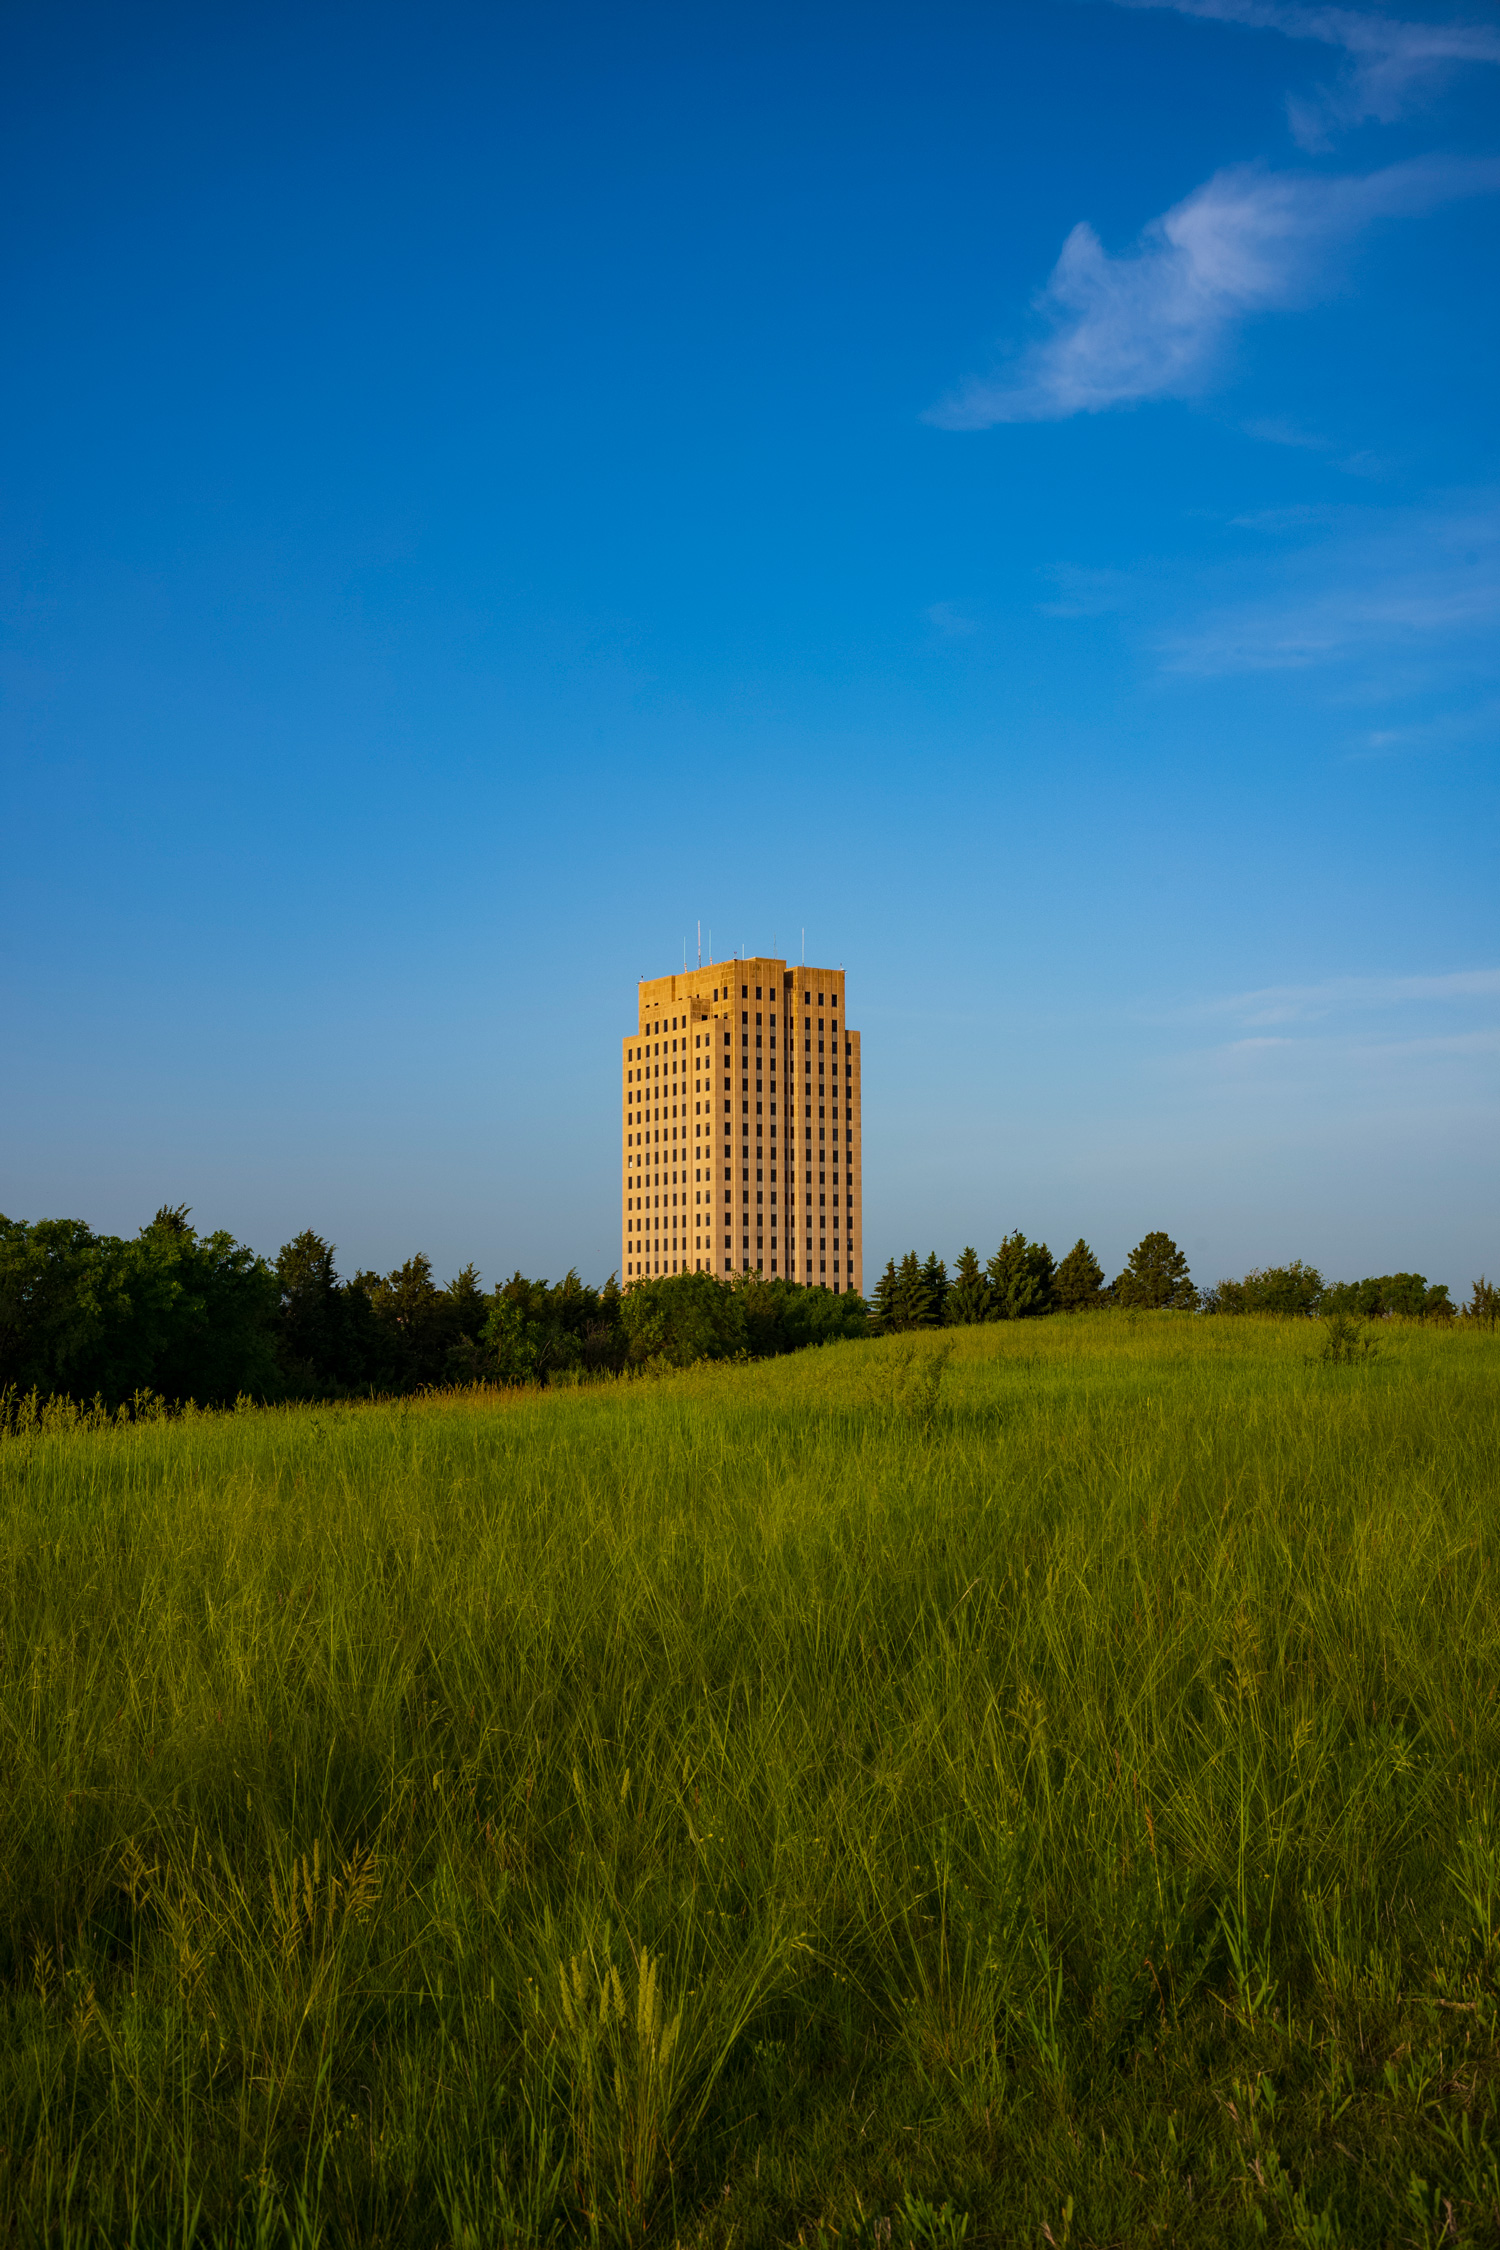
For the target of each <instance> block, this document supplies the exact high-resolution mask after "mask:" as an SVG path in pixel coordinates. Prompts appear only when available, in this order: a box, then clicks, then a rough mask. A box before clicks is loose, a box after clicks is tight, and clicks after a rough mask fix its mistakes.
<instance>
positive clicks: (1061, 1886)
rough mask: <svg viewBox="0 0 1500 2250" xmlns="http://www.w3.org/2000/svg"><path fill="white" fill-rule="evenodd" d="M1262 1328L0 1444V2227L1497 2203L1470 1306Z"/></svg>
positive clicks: (222, 2230)
mask: <svg viewBox="0 0 1500 2250" xmlns="http://www.w3.org/2000/svg"><path fill="white" fill-rule="evenodd" d="M1315 1353H1316V1332H1315V1331H1311V1330H1310V1327H1309V1325H1308V1324H1305V1323H1304V1324H1297V1323H1278V1322H1264V1323H1263V1322H1250V1321H1235V1322H1230V1321H1212V1322H1211V1321H1199V1320H1193V1319H1191V1318H1188V1317H1181V1318H1179V1317H1177V1316H1171V1315H1154V1316H1150V1315H1148V1316H1135V1317H1131V1316H1127V1315H1115V1314H1110V1315H1100V1316H1098V1317H1094V1316H1090V1317H1087V1318H1083V1319H1075V1320H1071V1321H1069V1320H1055V1321H1050V1322H1045V1323H1037V1324H1035V1325H1030V1324H1023V1325H1017V1326H1015V1327H1001V1328H989V1329H983V1330H976V1331H962V1332H958V1334H957V1335H956V1336H954V1335H949V1336H944V1337H942V1338H924V1339H920V1340H918V1341H917V1342H915V1343H912V1342H909V1341H904V1340H899V1339H893V1340H891V1341H888V1342H885V1343H880V1344H871V1345H840V1346H833V1347H829V1348H828V1349H826V1350H824V1351H821V1352H817V1353H810V1354H805V1355H802V1356H800V1357H798V1358H795V1359H792V1360H782V1361H778V1362H773V1363H769V1364H766V1365H762V1366H757V1367H751V1368H736V1369H704V1370H702V1371H696V1372H692V1373H689V1374H687V1375H684V1376H680V1377H676V1378H672V1379H670V1380H668V1381H666V1382H663V1383H661V1384H659V1385H632V1386H614V1387H608V1388H604V1389H600V1390H597V1391H587V1390H585V1391H575V1392H569V1393H563V1394H560V1395H555V1396H539V1397H536V1398H531V1399H526V1400H523V1401H521V1402H519V1403H516V1402H514V1401H511V1402H508V1403H506V1404H505V1405H504V1406H503V1407H502V1406H499V1405H497V1403H496V1402H495V1401H494V1400H493V1399H488V1400H487V1399H484V1398H482V1397H480V1398H469V1397H465V1396H462V1395H459V1396H454V1397H452V1398H447V1399H435V1400H428V1401H408V1402H404V1403H402V1404H398V1405H395V1406H387V1407H334V1408H310V1409H296V1410H291V1411H275V1412H252V1413H247V1414H242V1415H233V1416H222V1417H200V1418H196V1419H194V1420H192V1421H189V1422H186V1423H182V1424H146V1425H136V1426H134V1427H130V1428H123V1429H118V1430H112V1431H108V1432H104V1433H95V1434H89V1433H84V1434H75V1435H71V1436H70V1435H67V1434H63V1433H58V1434H51V1435H47V1434H41V1435H36V1436H32V1437H29V1438H26V1439H24V1440H15V1441H11V1442H9V1443H7V1444H5V1445H3V1446H0V1486H3V1496H4V1506H3V1511H0V1566H3V1576H0V1776H3V1782H4V1788H5V1804H6V1807H7V1817H6V1821H5V1824H4V1829H3V1831H0V2088H3V2092H0V2103H3V2128H0V2131H3V2142H4V2148H3V2154H0V2215H3V2219H4V2223H5V2225H6V2226H7V2228H8V2229H9V2232H10V2234H11V2236H12V2237H14V2238H15V2239H17V2240H21V2241H31V2240H40V2239H48V2240H56V2241H64V2240H67V2241H73V2240H76V2241H85V2240H91V2241H92V2240H97V2241H110V2242H114V2241H124V2240H130V2239H134V2240H136V2241H142V2242H145V2241H150V2242H158V2241H160V2242H167V2241H173V2242H187V2241H190V2240H193V2239H196V2240H199V2241H203V2242H207V2241H211V2240H212V2241H223V2242H238V2241H244V2242H246V2243H249V2242H252V2241H253V2242H257V2243H266V2244H269V2243H273V2242H278V2243H279V2242H289V2241H297V2242H303V2241H305V2242H308V2243H312V2242H314V2241H317V2240H324V2241H328V2242H334V2241H355V2240H358V2241H363V2242H389V2243H392V2244H395V2243H401V2244H407V2243H410V2244H427V2243H433V2244H438V2243H465V2244H474V2245H478V2244H481V2243H484V2244H489V2243H494V2242H505V2241H513V2242H518V2243H519V2242H532V2241H539V2240H545V2239H549V2238H555V2239H557V2240H559V2241H573V2240H584V2239H599V2240H608V2241H621V2240H630V2241H646V2240H651V2241H660V2242H663V2243H667V2242H672V2241H674V2240H679V2241H683V2242H686V2241H692V2240H697V2241H702V2242H705V2243H707V2242H722V2243H725V2244H728V2243H729V2242H730V2241H733V2242H735V2243H736V2244H738V2243H745V2244H758V2243H781V2242H789V2241H795V2240H798V2239H801V2240H803V2241H806V2242H813V2241H816V2240H819V2239H823V2240H827V2241H829V2242H831V2241H832V2240H833V2239H834V2238H835V2235H837V2236H839V2237H840V2238H844V2239H850V2238H852V2239H855V2240H860V2241H870V2242H874V2241H877V2240H887V2239H889V2240H892V2241H894V2242H896V2243H899V2242H901V2241H903V2240H916V2241H929V2240H930V2241H944V2240H957V2239H959V2238H960V2236H961V2234H962V2232H963V2228H964V2225H965V2223H967V2228H968V2239H969V2240H970V2241H989V2240H994V2241H1005V2242H1009V2241H1018V2242H1019V2241H1026V2242H1037V2241H1040V2240H1044V2239H1046V2237H1045V2236H1044V2233H1043V2229H1044V2228H1047V2229H1050V2232H1051V2238H1052V2239H1053V2240H1054V2241H1056V2242H1062V2241H1063V2240H1065V2239H1068V2240H1071V2241H1072V2242H1074V2243H1095V2242H1098V2243H1106V2242H1134V2241H1145V2240H1153V2239H1155V2240H1162V2241H1169V2242H1174V2243H1175V2242H1196V2241H1202V2242H1224V2241H1236V2240H1243V2241H1246V2242H1250V2241H1255V2240H1259V2239H1261V2238H1262V2235H1263V2234H1269V2235H1270V2236H1271V2237H1273V2238H1278V2239H1286V2240H1291V2241H1302V2242H1318V2241H1327V2242H1334V2241H1340V2242H1342V2241H1368V2242H1372V2243H1373V2242H1387V2241H1393V2240H1410V2241H1416V2242H1433V2243H1435V2242H1437V2241H1439V2240H1441V2239H1446V2240H1450V2241H1451V2240H1454V2239H1459V2240H1474V2241H1493V2240H1495V2239H1497V2237H1500V2125H1497V2121H1496V2090H1497V2073H1496V1985H1495V1975H1496V1969H1497V1946H1500V1931H1497V1917H1500V1814H1497V1809H1496V1804H1495V1777H1496V1770H1497V1760H1496V1749H1497V1736H1500V1719H1497V1711H1496V1689H1497V1686H1500V1661H1497V1659H1500V1619H1497V1616H1496V1605H1495V1600H1494V1578H1493V1571H1494V1560H1495V1543H1496V1534H1497V1528H1500V1511H1497V1499H1500V1492H1497V1485H1500V1474H1497V1463H1500V1445H1497V1437H1500V1384H1497V1376H1500V1343H1497V1342H1496V1341H1495V1340H1494V1339H1492V1338H1490V1337H1488V1336H1487V1335H1480V1334H1476V1333H1468V1332H1464V1331H1456V1332H1448V1333H1441V1332H1437V1331H1430V1330H1426V1329H1421V1328H1407V1329H1401V1330H1395V1331H1391V1332H1389V1333H1388V1334H1387V1335H1386V1337H1385V1339H1384V1343H1383V1349H1382V1351H1381V1353H1380V1354H1379V1356H1378V1357H1376V1358H1375V1359H1373V1360H1370V1361H1368V1362H1366V1363H1364V1364H1359V1365H1351V1366H1341V1367H1329V1366H1323V1365H1320V1364H1317V1362H1316V1357H1315ZM944 1355H948V1356H947V1357H946V1364H945V1365H944V1366H943V1367H942V1370H941V1373H940V1374H939V1367H940V1362H942V1361H943V1359H944Z"/></svg>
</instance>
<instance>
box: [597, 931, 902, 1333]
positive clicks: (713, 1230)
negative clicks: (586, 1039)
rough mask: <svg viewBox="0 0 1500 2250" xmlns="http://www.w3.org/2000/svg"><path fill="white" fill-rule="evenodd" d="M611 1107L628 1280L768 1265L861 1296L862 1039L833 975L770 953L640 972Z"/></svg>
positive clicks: (836, 972) (838, 975)
mask: <svg viewBox="0 0 1500 2250" xmlns="http://www.w3.org/2000/svg"><path fill="white" fill-rule="evenodd" d="M620 1115H621V1124H620V1140H621V1185H620V1200H621V1211H620V1267H621V1278H622V1286H623V1287H625V1288H627V1289H628V1288H629V1287H630V1286H631V1284H632V1282H635V1281H638V1280H643V1279H644V1278H645V1277H646V1276H647V1275H648V1274H650V1275H656V1274H663V1273H713V1274H717V1275H718V1276H719V1277H720V1279H721V1280H722V1279H723V1278H724V1277H725V1276H726V1275H729V1274H735V1273H764V1274H766V1275H770V1274H777V1275H781V1276H784V1277H785V1278H786V1279H788V1280H790V1281H798V1282H808V1283H811V1284H813V1285H814V1286H817V1285H819V1284H822V1285H823V1286H824V1287H826V1288H829V1289H839V1290H842V1289H857V1290H858V1291H859V1292H860V1293H861V1295H863V1293H864V1223H863V1221H864V1214H863V1211H862V1209H861V1202H860V1182H861V1175H862V1169H863V1166H862V1156H863V1151H862V1147H861V1140H860V1053H859V1033H858V1032H857V1031H851V1030H850V1029H849V1024H848V1019H847V1017H846V1016H845V1013H844V972H843V970H842V969H809V968H789V967H788V966H787V964H786V962H785V961H776V960H771V959H769V958H764V957H763V958H757V959H754V960H748V961H720V962H718V963H716V964H714V965H712V966H711V967H709V968H706V969H705V968H701V967H700V968H697V969H690V970H688V971H687V972H686V973H685V974H684V975H682V976H672V977H654V978H651V979H649V980H647V981H645V982H643V983H642V984H641V986H640V988H639V997H638V1022H637V1025H636V1028H635V1030H634V1031H633V1032H632V1033H631V1034H630V1035H629V1037H628V1038H626V1039H624V1040H622V1041H621V1043H620Z"/></svg>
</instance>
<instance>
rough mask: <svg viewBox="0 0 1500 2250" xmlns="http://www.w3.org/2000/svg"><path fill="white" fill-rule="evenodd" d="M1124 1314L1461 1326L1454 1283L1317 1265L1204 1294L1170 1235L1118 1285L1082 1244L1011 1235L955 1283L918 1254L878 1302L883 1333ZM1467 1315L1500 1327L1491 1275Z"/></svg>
mask: <svg viewBox="0 0 1500 2250" xmlns="http://www.w3.org/2000/svg"><path fill="white" fill-rule="evenodd" d="M1109 1305H1120V1306H1125V1307H1128V1308H1134V1309H1137V1310H1139V1311H1142V1312H1166V1311H1180V1312H1202V1313H1218V1314H1236V1313H1241V1314H1243V1313H1268V1314H1276V1315H1279V1316H1281V1317H1304V1318H1308V1319H1319V1318H1322V1317H1324V1316H1327V1315H1332V1314H1334V1313H1341V1314H1344V1315H1348V1316H1352V1315H1362V1316H1363V1317H1365V1318H1367V1319H1372V1320H1374V1319H1382V1318H1385V1319H1389V1318H1398V1319H1406V1320H1451V1319H1453V1318H1454V1316H1455V1314H1456V1313H1457V1311H1458V1308H1457V1307H1456V1306H1455V1305H1454V1303H1453V1300H1452V1298H1451V1297H1450V1296H1449V1294H1448V1288H1447V1284H1446V1283H1445V1282H1441V1281H1433V1282H1429V1281H1428V1280H1427V1279H1426V1277H1425V1275H1423V1274H1419V1273H1388V1274H1380V1275H1376V1276H1373V1277H1371V1278H1369V1279H1366V1280H1364V1281H1325V1279H1324V1278H1323V1276H1322V1274H1321V1273H1319V1271H1318V1269H1317V1267H1316V1266H1310V1265H1306V1264H1304V1263H1303V1262H1302V1261H1301V1260H1300V1259H1294V1260H1293V1261H1292V1263H1291V1264H1290V1265H1285V1266H1267V1267H1262V1268H1258V1269H1257V1270H1256V1271H1255V1272H1254V1273H1248V1274H1246V1275H1245V1277H1244V1279H1243V1280H1242V1281H1219V1282H1216V1283H1215V1284H1214V1286H1213V1287H1212V1288H1211V1289H1204V1290H1200V1289H1198V1288H1197V1287H1196V1286H1195V1284H1194V1281H1193V1277H1192V1274H1191V1273H1190V1271H1189V1270H1188V1262H1187V1259H1186V1258H1185V1257H1184V1256H1183V1253H1182V1252H1181V1251H1180V1250H1179V1249H1178V1247H1177V1245H1176V1243H1175V1242H1174V1241H1173V1240H1172V1238H1171V1236H1170V1235H1168V1234H1164V1233H1161V1232H1160V1231H1157V1232H1154V1233H1151V1234H1147V1235H1144V1236H1143V1237H1142V1238H1141V1240H1140V1241H1139V1242H1138V1243H1137V1244H1136V1246H1135V1248H1134V1249H1133V1250H1132V1251H1131V1253H1130V1256H1129V1257H1128V1258H1127V1259H1126V1261H1125V1265H1124V1268H1123V1270H1122V1271H1121V1272H1120V1273H1118V1274H1116V1276H1115V1278H1114V1280H1113V1281H1108V1282H1107V1281H1106V1280H1105V1278H1104V1268H1103V1267H1102V1266H1101V1265H1100V1263H1099V1261H1098V1259H1097V1258H1096V1257H1095V1256H1094V1253H1093V1251H1092V1250H1091V1249H1090V1248H1089V1246H1088V1244H1087V1243H1086V1242H1085V1241H1084V1240H1083V1238H1082V1237H1081V1236H1080V1237H1079V1239H1078V1241H1077V1242H1075V1243H1074V1245H1073V1247H1072V1249H1071V1250H1070V1251H1069V1252H1068V1254H1067V1256H1066V1257H1065V1258H1063V1259H1062V1260H1061V1261H1058V1260H1056V1259H1054V1257H1053V1255H1052V1253H1051V1251H1050V1250H1049V1249H1048V1248H1047V1245H1046V1243H1045V1242H1028V1240H1027V1239H1026V1236H1025V1235H1024V1233H1021V1232H1019V1231H1018V1232H1016V1233H1015V1234H1009V1235H1007V1236H1006V1238H1005V1240H1004V1241H1003V1242H1002V1243H1001V1245H1000V1247H999V1249H998V1250H997V1251H996V1252H995V1255H994V1256H993V1257H992V1258H990V1259H988V1260H987V1261H986V1263H985V1264H984V1265H981V1264H980V1262H979V1253H978V1252H977V1251H976V1250H974V1249H973V1248H972V1247H969V1248H965V1249H963V1250H961V1251H960V1252H959V1254H958V1258H957V1261H956V1263H955V1265H954V1269H953V1272H952V1274H951V1275H950V1273H949V1271H948V1268H947V1265H946V1263H945V1262H944V1260H943V1259H941V1258H940V1257H939V1256H938V1254H937V1252H936V1251H935V1250H934V1251H930V1252H929V1253H928V1256H927V1257H926V1258H925V1259H919V1258H918V1256H917V1253H916V1252H915V1251H914V1250H908V1252H907V1253H906V1256H905V1257H904V1258H902V1259H901V1260H900V1262H899V1264H898V1262H897V1261H896V1260H895V1259H894V1258H892V1259H891V1260H890V1262H889V1264H888V1265H887V1266H886V1269H885V1272H884V1273H883V1274H882V1275H881V1277H880V1279H879V1281H878V1282H877V1283H876V1286H875V1294H874V1296H873V1297H872V1298H871V1300H870V1320H871V1326H872V1328H874V1329H875V1330H876V1331H877V1332H878V1333H894V1332H896V1331H898V1330H903V1329H911V1328H938V1327H944V1326H950V1327H967V1326H969V1325H971V1324H972V1323H974V1322H976V1321H983V1320H1035V1319H1039V1318H1041V1317H1043V1316H1044V1315H1046V1314H1049V1313H1084V1312H1094V1311H1100V1310H1102V1309H1104V1308H1105V1307H1106V1306H1109ZM1463 1312H1464V1316H1465V1317H1467V1318H1469V1319H1475V1320H1481V1321H1484V1322H1485V1323H1486V1324H1487V1325H1488V1326H1489V1327H1494V1325H1495V1323H1496V1320H1497V1318H1500V1288H1497V1287H1496V1286H1495V1285H1494V1284H1492V1283H1490V1282H1488V1281H1486V1280H1485V1279H1484V1278H1483V1277H1482V1276H1481V1278H1480V1279H1479V1280H1478V1281H1476V1282H1475V1283H1474V1285H1473V1289H1472V1292H1471V1295H1470V1298H1469V1302H1468V1303H1467V1304H1466V1305H1465V1306H1464V1308H1463Z"/></svg>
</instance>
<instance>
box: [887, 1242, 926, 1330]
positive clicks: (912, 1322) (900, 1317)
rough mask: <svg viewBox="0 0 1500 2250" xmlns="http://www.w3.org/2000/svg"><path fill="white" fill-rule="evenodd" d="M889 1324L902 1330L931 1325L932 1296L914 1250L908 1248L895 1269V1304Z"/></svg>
mask: <svg viewBox="0 0 1500 2250" xmlns="http://www.w3.org/2000/svg"><path fill="white" fill-rule="evenodd" d="M891 1325H892V1327H894V1328H897V1329H899V1330H902V1331H903V1332H904V1331H905V1330H907V1329H911V1328H930V1327H931V1326H932V1297H931V1293H930V1291H929V1290H928V1287H927V1283H926V1281H925V1280H924V1278H923V1274H922V1268H921V1265H920V1263H919V1262H918V1259H917V1253H916V1251H915V1250H908V1251H907V1253H906V1256H905V1257H904V1258H903V1259H902V1261H901V1263H900V1265H899V1266H898V1267H897V1269H896V1306H895V1314H894V1318H893V1320H892V1322H891Z"/></svg>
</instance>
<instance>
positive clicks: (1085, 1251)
mask: <svg viewBox="0 0 1500 2250" xmlns="http://www.w3.org/2000/svg"><path fill="white" fill-rule="evenodd" d="M1052 1294H1053V1298H1054V1300H1055V1302H1056V1306H1057V1310H1058V1311H1059V1312H1094V1311H1096V1310H1097V1309H1098V1307H1099V1306H1100V1305H1104V1304H1107V1303H1108V1302H1109V1298H1108V1294H1107V1292H1106V1290H1105V1287H1104V1268H1103V1266H1101V1265H1100V1263H1099V1261H1098V1259H1097V1258H1096V1257H1095V1256H1094V1253H1093V1251H1092V1250H1091V1249H1090V1248H1089V1246H1088V1244H1087V1243H1086V1242H1085V1241H1084V1239H1083V1236H1082V1235H1080V1236H1079V1237H1078V1240H1077V1241H1076V1242H1075V1243H1074V1245H1073V1247H1072V1249H1071V1250H1070V1251H1069V1252H1068V1254H1067V1256H1066V1257H1065V1258H1064V1259H1063V1261H1062V1264H1061V1265H1060V1266H1059V1267H1058V1269H1057V1272H1056V1274H1055V1275H1054V1276H1053V1281H1052Z"/></svg>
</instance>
